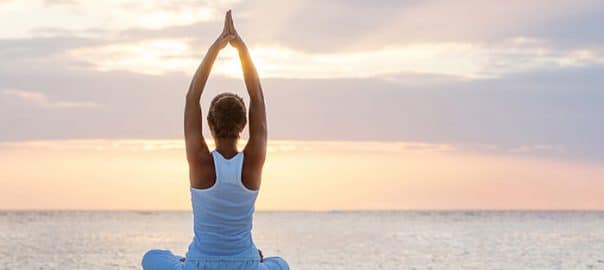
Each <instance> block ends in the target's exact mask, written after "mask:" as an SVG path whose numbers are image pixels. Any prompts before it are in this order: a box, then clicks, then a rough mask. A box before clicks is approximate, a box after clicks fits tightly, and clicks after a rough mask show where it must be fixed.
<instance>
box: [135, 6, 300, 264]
mask: <svg viewBox="0 0 604 270" xmlns="http://www.w3.org/2000/svg"><path fill="white" fill-rule="evenodd" d="M228 43H230V44H231V45H232V46H233V47H235V48H236V49H237V50H238V51H239V58H240V60H241V67H242V69H243V75H244V78H245V86H246V87H247V91H248V93H249V95H250V110H249V125H250V126H249V132H250V134H249V140H248V142H247V145H246V146H245V148H244V149H243V151H242V152H239V151H238V150H237V140H238V139H239V135H240V133H241V131H242V130H243V128H244V127H245V125H246V122H247V120H246V116H245V111H246V109H245V104H244V103H243V99H242V98H241V97H239V96H237V95H235V94H232V93H222V94H219V95H218V96H216V97H215V98H214V99H213V100H212V103H211V105H210V110H209V114H208V118H207V120H208V124H209V127H210V131H211V133H212V137H213V138H214V142H215V143H216V149H215V150H214V151H212V152H210V151H209V150H208V146H207V145H206V143H205V140H204V138H203V135H202V131H201V128H202V118H201V108H200V105H199V100H200V98H201V94H202V92H203V89H204V87H205V84H206V81H207V80H208V76H209V74H210V70H211V68H212V64H213V63H214V60H216V57H217V55H218V52H219V51H220V50H221V49H223V48H224V47H225V46H226V45H227V44H228ZM185 143H186V152H187V160H188V162H189V180H190V184H191V201H192V205H193V220H194V226H193V227H194V232H195V237H194V239H193V241H192V243H191V244H190V245H189V250H188V252H187V255H186V258H183V257H180V256H176V255H174V254H172V252H170V251H168V250H151V251H148V252H147V253H146V254H145V256H143V261H142V266H143V269H145V270H164V269H166V270H167V269H186V270H189V269H191V270H193V269H208V270H213V269H216V270H235V269H237V270H257V269H258V270H262V269H267V270H272V269H289V266H288V265H287V262H285V260H283V259H281V258H279V257H271V258H264V259H263V258H262V254H261V253H260V251H259V250H258V249H256V246H255V245H254V242H253V241H252V234H251V230H252V219H253V214H254V209H255V208H254V204H255V201H256V197H257V196H258V190H259V188H260V180H261V176H262V167H263V165H264V159H265V157H266V144H267V130H266V111H265V107H264V97H263V94H262V87H261V86H260V80H259V78H258V74H257V73H256V68H255V67H254V64H253V63H252V58H251V57H250V54H249V52H248V50H247V47H246V45H245V43H244V42H243V40H241V38H240V37H239V35H238V34H237V31H235V26H234V25H233V20H232V17H231V12H230V11H228V12H227V14H226V18H225V23H224V29H223V31H222V34H221V35H220V36H219V37H218V39H217V40H216V41H215V42H214V44H212V46H211V47H210V49H209V50H208V52H207V53H206V55H205V57H204V59H203V61H202V62H201V65H200V66H199V68H198V69H197V71H196V72H195V75H194V77H193V81H192V82H191V86H190V88H189V92H188V93H187V98H186V105H185Z"/></svg>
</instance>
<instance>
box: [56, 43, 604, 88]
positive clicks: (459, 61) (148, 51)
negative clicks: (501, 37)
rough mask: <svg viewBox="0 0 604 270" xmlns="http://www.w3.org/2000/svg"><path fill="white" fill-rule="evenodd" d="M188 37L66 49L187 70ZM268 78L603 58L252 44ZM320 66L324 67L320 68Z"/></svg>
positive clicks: (542, 46)
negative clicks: (314, 50)
mask: <svg viewBox="0 0 604 270" xmlns="http://www.w3.org/2000/svg"><path fill="white" fill-rule="evenodd" d="M195 51H197V49H194V47H193V46H191V44H190V40H187V39H152V40H144V41H138V42H132V43H121V44H120V43H113V44H107V45H101V46H90V47H83V48H76V49H71V50H68V51H67V52H66V53H65V54H66V55H67V56H66V57H69V58H71V59H74V61H78V62H86V63H88V64H90V65H91V66H95V67H96V68H97V69H98V70H101V71H108V70H124V71H130V72H137V73H144V74H155V75H161V74H164V73H167V72H189V71H190V70H194V69H195V68H196V66H197V65H198V64H199V61H200V59H199V58H200V56H199V54H196V53H195ZM252 54H253V57H254V59H255V61H256V64H257V67H258V70H259V73H260V74H261V75H262V77H264V78H369V77H385V76H389V75H391V74H396V73H426V74H440V75H450V76H457V77H461V78H465V79H472V78H481V77H499V76H502V75H503V74H506V73H512V72H521V71H530V70H538V69H544V68H552V67H558V68H564V67H567V66H577V67H580V66H585V65H590V64H600V63H604V56H603V55H600V54H599V53H598V52H597V51H593V50H589V49H573V50H555V49H552V48H551V46H550V45H549V44H547V43H546V42H544V41H538V40H534V39H528V38H524V37H517V38H514V39H511V40H508V41H505V42H502V43H500V44H498V45H489V44H473V43H420V44H409V45H406V46H402V47H390V48H383V49H380V50H371V51H356V52H341V53H306V52H303V51H297V50H294V49H291V48H286V47H256V48H252ZM319 67H320V68H319ZM214 73H216V74H220V75H224V76H228V77H238V76H240V73H241V71H240V65H239V60H238V56H237V53H236V52H235V50H233V49H227V50H225V51H223V52H222V53H221V55H220V56H219V60H218V63H217V64H216V65H215V67H214Z"/></svg>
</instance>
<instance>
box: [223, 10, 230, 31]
mask: <svg viewBox="0 0 604 270" xmlns="http://www.w3.org/2000/svg"><path fill="white" fill-rule="evenodd" d="M230 17H231V10H230V9H229V10H228V11H227V12H226V14H225V15H224V28H223V29H222V32H223V33H228V32H229V27H230V23H229V18H230Z"/></svg>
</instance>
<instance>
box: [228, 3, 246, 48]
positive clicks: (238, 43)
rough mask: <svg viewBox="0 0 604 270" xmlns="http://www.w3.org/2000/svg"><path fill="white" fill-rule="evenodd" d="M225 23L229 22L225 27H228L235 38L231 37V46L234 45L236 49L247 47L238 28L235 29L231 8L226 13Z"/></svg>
mask: <svg viewBox="0 0 604 270" xmlns="http://www.w3.org/2000/svg"><path fill="white" fill-rule="evenodd" d="M225 23H227V24H225V27H228V32H229V33H230V34H231V35H233V38H232V39H230V43H231V46H233V47H234V48H236V49H243V48H245V43H244V42H243V40H242V39H241V37H240V36H239V33H237V30H236V29H235V23H233V16H232V15H231V11H230V10H229V11H228V12H227V14H226V20H225Z"/></svg>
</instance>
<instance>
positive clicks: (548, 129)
mask: <svg viewBox="0 0 604 270" xmlns="http://www.w3.org/2000/svg"><path fill="white" fill-rule="evenodd" d="M228 9H232V10H233V15H234V21H235V24H236V27H237V29H238V30H239V32H240V35H241V36H242V37H243V39H244V40H245V41H246V43H247V44H248V46H249V47H250V50H251V53H252V56H253V58H254V61H255V62H256V65H257V68H258V72H259V74H260V76H261V78H262V85H263V89H264V92H265V98H266V103H267V112H268V118H269V136H270V140H271V142H270V144H271V147H272V148H273V151H272V152H270V153H269V161H268V163H267V170H266V172H265V176H264V182H263V193H262V196H261V198H260V199H259V209H267V210H332V209H346V210H353V209H604V169H603V168H604V139H602V138H604V125H602V124H601V122H602V119H601V118H602V116H603V115H604V87H603V86H604V76H602V74H604V28H603V27H602V25H604V3H602V1H545V0H543V1H541V0H536V1H505V2H502V1H478V0H477V1H472V0H467V1H433V0H427V1H321V2H320V3H319V2H318V1H301V0H299V1H276V0H268V1H237V0H223V1H190V0H188V1H187V0H185V1H169V2H165V1H122V0H120V1H118V0H113V1H77V0H72V1H70V0H46V1H33V0H32V1H17V0H0V17H2V18H3V19H2V20H3V24H2V26H0V56H1V57H2V60H3V61H1V62H0V161H2V163H0V169H1V170H0V209H47V208H48V209H187V207H188V203H189V202H188V197H187V196H188V195H187V193H186V192H187V184H188V183H187V181H186V180H187V176H186V167H185V166H186V162H185V159H184V153H183V148H182V142H181V138H182V110H183V102H184V94H185V92H186V90H187V88H188V84H189V82H190V78H191V76H192V73H193V72H194V70H195V68H196V66H197V65H198V64H199V62H200V61H201V59H202V58H203V55H204V53H205V51H206V50H207V48H208V47H209V45H210V44H211V43H212V42H213V40H215V38H216V37H217V36H218V34H219V33H220V31H221V27H222V23H223V22H222V20H223V18H224V12H225V11H226V10H228ZM241 77H242V74H241V71H240V67H239V63H238V59H237V54H236V51H235V50H234V49H233V48H230V47H227V48H226V49H225V50H223V52H222V53H221V55H220V57H219V59H218V60H217V63H216V65H215V67H214V69H213V73H212V77H211V78H210V80H209V82H208V85H207V90H206V92H205V93H204V98H203V99H202V105H203V107H204V108H205V109H206V110H207V107H208V106H207V104H208V103H209V100H210V99H211V97H212V96H214V95H215V94H217V93H219V92H222V91H233V92H236V93H239V94H240V95H242V96H245V88H244V84H243V81H242V78H241ZM206 137H207V138H209V134H206ZM244 137H245V136H244ZM124 145H126V146H124ZM275 149H277V150H275ZM284 149H285V150H284ZM75 164H77V165H75ZM150 164H152V165H150ZM88 178H91V179H92V181H93V183H92V182H90V181H86V180H84V179H88ZM95 183H96V184H95ZM48 187H52V188H51V189H48ZM91 188H93V189H91ZM342 190H345V191H346V192H342ZM133 194H134V195H133ZM158 194H163V195H161V196H164V197H162V198H163V199H162V200H155V198H156V197H157V196H158ZM104 198H112V199H111V200H106V199H104ZM308 198H316V199H314V200H312V201H309V199H308Z"/></svg>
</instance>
